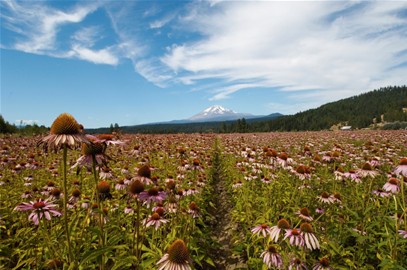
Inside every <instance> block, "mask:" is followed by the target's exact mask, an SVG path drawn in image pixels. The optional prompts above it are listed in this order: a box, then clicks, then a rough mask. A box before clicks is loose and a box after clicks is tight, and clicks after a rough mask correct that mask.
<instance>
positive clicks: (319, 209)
mask: <svg viewBox="0 0 407 270" xmlns="http://www.w3.org/2000/svg"><path fill="white" fill-rule="evenodd" d="M315 213H317V214H323V213H325V210H324V209H323V208H321V207H318V208H317V209H315Z"/></svg>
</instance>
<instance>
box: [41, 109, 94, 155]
mask: <svg viewBox="0 0 407 270" xmlns="http://www.w3.org/2000/svg"><path fill="white" fill-rule="evenodd" d="M82 130H83V127H82V126H81V125H80V124H78V122H76V120H75V118H74V117H73V116H72V115H70V114H68V113H63V114H60V115H59V116H58V117H57V118H56V119H55V121H54V122H53V123H52V125H51V130H50V134H49V135H48V136H45V137H44V138H42V139H41V140H40V141H39V142H38V143H37V145H38V146H39V145H41V144H45V145H44V148H46V147H50V148H51V149H54V150H58V149H60V148H62V146H64V145H66V146H67V147H68V148H72V147H75V146H79V145H81V143H88V140H87V138H86V136H85V135H84V134H83V133H82Z"/></svg>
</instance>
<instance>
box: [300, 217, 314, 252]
mask: <svg viewBox="0 0 407 270" xmlns="http://www.w3.org/2000/svg"><path fill="white" fill-rule="evenodd" d="M300 228H301V235H302V237H303V238H304V240H305V246H306V247H307V248H309V249H310V250H313V249H319V242H318V239H317V237H316V236H315V234H314V231H313V230H312V226H311V224H309V223H307V222H305V223H302V224H301V226H300Z"/></svg>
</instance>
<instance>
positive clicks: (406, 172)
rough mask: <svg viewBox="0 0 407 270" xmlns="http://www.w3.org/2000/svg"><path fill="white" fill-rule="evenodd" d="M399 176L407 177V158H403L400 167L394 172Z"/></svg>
mask: <svg viewBox="0 0 407 270" xmlns="http://www.w3.org/2000/svg"><path fill="white" fill-rule="evenodd" d="M393 172H394V173H395V174H397V175H402V176H404V177H407V158H402V159H401V160H400V163H399V165H398V166H397V167H396V168H395V169H394V170H393Z"/></svg>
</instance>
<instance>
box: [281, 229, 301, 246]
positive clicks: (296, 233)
mask: <svg viewBox="0 0 407 270" xmlns="http://www.w3.org/2000/svg"><path fill="white" fill-rule="evenodd" d="M287 238H288V240H289V242H290V245H292V246H297V247H303V246H304V237H303V235H302V234H301V230H300V229H287V230H286V233H285V236H284V240H285V239H287Z"/></svg>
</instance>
